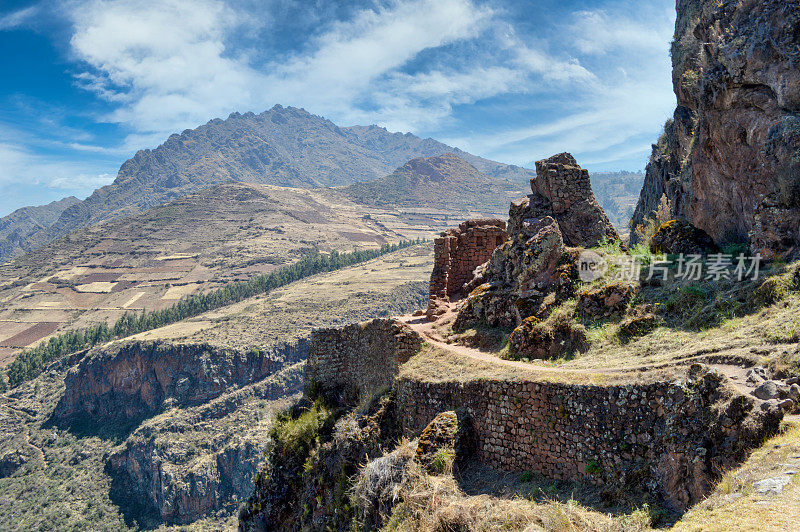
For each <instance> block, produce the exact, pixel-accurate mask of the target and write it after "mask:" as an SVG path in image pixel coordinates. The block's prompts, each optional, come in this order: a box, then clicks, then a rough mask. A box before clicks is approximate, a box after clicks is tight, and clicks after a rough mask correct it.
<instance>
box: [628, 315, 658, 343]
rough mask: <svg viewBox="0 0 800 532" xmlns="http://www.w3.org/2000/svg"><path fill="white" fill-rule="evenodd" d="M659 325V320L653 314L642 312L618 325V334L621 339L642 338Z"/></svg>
mask: <svg viewBox="0 0 800 532" xmlns="http://www.w3.org/2000/svg"><path fill="white" fill-rule="evenodd" d="M660 323H661V318H659V317H658V316H656V315H655V314H654V313H652V312H643V313H641V314H636V315H634V316H629V317H627V318H625V319H624V320H622V321H621V322H620V324H619V334H620V335H621V336H622V337H623V338H634V337H636V336H643V335H645V334H647V333H649V332H650V331H652V330H654V329H655V328H657V327H658V326H659V324H660Z"/></svg>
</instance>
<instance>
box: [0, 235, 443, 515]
mask: <svg viewBox="0 0 800 532" xmlns="http://www.w3.org/2000/svg"><path fill="white" fill-rule="evenodd" d="M430 267H431V248H430V245H419V246H414V247H411V248H407V249H404V250H402V251H399V252H396V253H392V254H388V255H384V256H383V257H381V258H378V259H375V260H372V261H369V262H367V263H364V264H361V265H358V266H354V267H352V268H347V269H343V270H339V271H336V272H330V273H326V274H321V275H317V276H314V277H310V278H308V279H305V280H302V281H298V282H296V283H292V284H291V285H287V286H286V287H283V288H281V289H279V290H276V291H274V292H272V293H270V294H267V295H264V296H258V297H254V298H250V299H248V300H245V301H242V302H240V303H237V304H235V305H231V306H229V307H225V308H222V309H218V310H216V311H213V312H209V313H206V314H203V315H200V316H197V317H196V318H193V319H191V320H188V321H187V322H182V323H179V324H175V325H171V326H168V327H164V328H162V329H156V330H153V331H149V332H147V333H145V334H143V335H141V336H140V337H139V338H130V339H128V340H127V341H124V342H117V343H115V344H113V345H107V346H103V347H98V348H96V349H94V350H92V351H91V352H90V353H88V354H87V355H86V356H85V357H83V358H82V359H80V358H73V359H72V360H71V361H67V362H66V363H55V364H53V365H52V366H51V367H50V369H49V370H48V371H46V372H45V373H43V374H42V375H40V376H39V377H37V378H36V379H35V380H33V381H31V382H27V383H24V384H23V385H21V386H19V387H18V388H17V389H15V390H13V391H11V392H9V393H8V394H0V529H3V530H37V529H43V528H46V527H47V526H48V524H50V523H57V524H58V527H57V528H60V529H65V528H75V529H92V530H141V529H142V528H144V529H152V528H156V527H161V528H159V530H186V528H184V527H181V526H180V525H181V524H188V525H189V526H190V527H191V530H221V529H226V530H227V529H230V528H231V527H233V526H235V519H236V509H237V507H238V504H239V503H240V502H241V501H242V500H243V499H244V498H246V497H247V495H248V494H249V493H250V491H251V490H252V479H253V475H254V474H255V471H256V469H257V466H258V464H259V462H260V460H261V458H262V456H263V451H264V448H265V446H266V445H267V442H268V439H269V438H268V431H269V427H270V426H271V425H272V420H273V416H274V414H275V412H277V411H280V410H282V409H284V408H286V407H287V406H289V405H290V404H291V403H292V402H293V401H294V400H296V399H297V398H298V397H299V392H300V390H301V389H302V385H303V368H304V362H303V360H304V359H305V354H306V350H307V338H308V335H309V334H310V333H311V330H312V329H313V328H314V327H318V326H325V325H327V326H333V325H339V324H342V323H344V322H346V321H350V320H356V321H358V320H363V319H367V318H371V317H377V316H386V315H390V314H394V313H402V312H408V311H411V310H413V309H415V308H418V307H419V306H420V305H422V303H423V301H424V298H425V297H426V294H427V284H426V282H425V279H426V278H427V276H428V274H429V271H430ZM375 281H378V282H375ZM151 354H152V355H155V356H153V357H152V358H149V355H151ZM230 361H236V364H233V365H231V366H227V367H226V366H225V363H226V362H230ZM131 362H133V363H135V364H139V365H138V368H139V369H140V370H141V371H138V372H137V371H134V372H130V371H129V369H130V367H131V366H130V363H131ZM148 364H149V366H148ZM81 368H82V370H83V371H84V373H81V372H80V371H79V369H81ZM156 368H157V369H156ZM90 369H94V370H97V373H92V377H91V378H90V379H89V380H86V381H84V380H82V379H84V378H85V377H86V375H87V374H88V372H87V370H90ZM70 370H71V371H70ZM148 370H150V371H148ZM231 372H233V373H236V372H238V374H239V377H238V379H237V380H236V381H235V382H234V381H232V380H231V378H230V373H231ZM95 377H97V378H99V379H101V380H102V379H105V381H103V382H99V381H94V380H93V379H94V378H95ZM204 379H205V380H204ZM109 382H114V383H120V382H127V383H128V384H127V385H126V390H127V391H126V392H122V391H121V390H118V391H119V392H120V393H118V394H117V395H115V394H114V393H113V392H112V394H111V395H108V394H107V393H106V391H107V390H108V388H104V387H105V386H106V385H107V384H108V383H109ZM170 383H172V384H170ZM176 383H177V384H176ZM220 383H222V384H224V386H222V387H219V386H217V387H216V388H214V387H213V386H214V385H215V384H217V385H219V384H220ZM68 386H69V390H70V392H69V396H68V397H66V398H65V396H67V387H68ZM112 386H114V385H112ZM159 393H163V395H159ZM114 397H116V399H114ZM70 398H72V399H70ZM140 398H148V399H149V400H150V401H151V402H150V403H149V404H151V405H155V407H156V408H155V409H146V408H144V407H143V406H144V405H145V404H147V403H143V402H142V401H141V400H140ZM94 401H99V403H100V404H105V405H107V406H108V408H103V409H102V410H103V413H102V416H106V417H100V418H88V419H87V418H83V419H76V417H75V416H74V414H75V411H76V410H78V409H80V408H81V407H85V406H86V405H90V404H94V403H93V402H94ZM115 401H118V402H115ZM120 405H121V406H120ZM116 406H119V408H115V407H116ZM131 408H140V409H142V410H140V411H137V413H140V414H142V415H141V417H137V418H136V419H128V418H124V414H121V413H122V412H123V410H125V409H128V410H130V409H131ZM81 421H82V422H81Z"/></svg>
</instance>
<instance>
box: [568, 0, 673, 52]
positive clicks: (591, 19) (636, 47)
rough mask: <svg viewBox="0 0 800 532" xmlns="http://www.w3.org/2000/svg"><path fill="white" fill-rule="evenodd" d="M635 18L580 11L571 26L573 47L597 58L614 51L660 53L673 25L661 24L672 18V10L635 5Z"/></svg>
mask: <svg viewBox="0 0 800 532" xmlns="http://www.w3.org/2000/svg"><path fill="white" fill-rule="evenodd" d="M636 11H638V16H637V17H635V18H631V17H630V16H626V15H624V14H622V13H613V14H609V13H608V12H607V11H605V10H602V9H599V10H595V11H579V12H577V13H575V14H574V15H573V18H574V19H575V20H574V22H573V23H572V24H571V25H570V33H571V36H572V37H573V39H574V40H573V43H574V45H575V47H576V48H577V49H578V50H579V51H580V52H581V53H584V54H592V55H600V54H606V53H608V52H611V51H615V50H628V51H638V52H641V53H645V54H647V53H660V52H662V51H663V50H664V48H665V45H666V44H667V43H668V42H669V41H670V39H671V38H672V33H673V31H672V30H673V25H672V24H671V23H670V24H664V21H671V20H673V17H674V9H672V7H670V8H668V9H662V8H660V6H658V4H655V5H652V6H637V9H636Z"/></svg>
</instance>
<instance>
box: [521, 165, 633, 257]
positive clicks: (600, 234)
mask: <svg viewBox="0 0 800 532" xmlns="http://www.w3.org/2000/svg"><path fill="white" fill-rule="evenodd" d="M531 190H532V191H533V194H531V195H530V196H528V198H527V199H526V200H523V202H522V203H520V204H517V205H513V206H512V208H511V210H512V213H511V217H512V218H514V211H515V210H519V211H522V212H520V213H518V214H519V215H518V216H517V217H516V219H517V220H520V219H521V220H525V219H532V218H543V217H545V216H552V217H553V218H554V219H555V220H556V222H558V226H559V228H560V230H561V234H562V235H563V237H564V244H566V245H567V246H580V247H586V248H591V247H594V246H596V245H597V244H599V243H600V241H602V240H603V239H606V240H608V241H609V242H613V241H614V240H619V234H617V231H616V229H614V226H613V225H611V222H610V221H609V220H608V217H606V213H605V212H603V208H602V207H600V205H599V204H598V203H597V200H596V199H595V197H594V193H593V192H592V184H591V182H590V180H589V172H588V171H587V170H584V169H583V168H581V167H580V166H578V163H577V162H576V161H575V158H574V157H572V155H570V154H569V153H560V154H558V155H555V156H553V157H550V158H549V159H546V160H544V161H537V163H536V177H535V178H533V179H531ZM511 231H512V229H509V232H511Z"/></svg>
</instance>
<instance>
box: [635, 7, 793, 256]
mask: <svg viewBox="0 0 800 532" xmlns="http://www.w3.org/2000/svg"><path fill="white" fill-rule="evenodd" d="M672 60H673V85H674V89H675V94H676V96H677V100H678V108H677V110H676V112H675V116H674V120H673V121H671V122H670V123H668V124H667V127H666V129H665V134H664V136H662V138H661V139H660V140H659V142H658V144H656V145H654V149H653V155H652V156H651V160H650V164H649V166H648V169H647V175H646V177H645V185H644V188H643V190H642V194H641V197H640V201H639V205H638V207H637V210H636V213H635V215H634V218H633V225H634V227H636V226H638V225H641V224H642V223H643V222H644V220H645V219H646V218H647V216H648V215H649V214H651V213H652V212H654V211H655V209H656V207H657V205H658V202H659V200H660V199H661V197H662V195H665V196H666V197H667V199H668V200H669V201H670V204H671V208H672V211H673V214H674V215H675V216H676V217H678V218H683V219H686V220H688V221H689V222H691V223H692V224H693V225H695V226H696V227H698V228H700V229H702V230H704V231H705V232H707V233H708V234H709V235H711V237H712V238H713V239H714V240H715V241H716V242H717V243H718V244H725V243H729V242H750V243H751V245H752V248H753V251H757V252H760V253H762V254H763V255H765V256H767V257H778V256H783V257H794V256H796V255H797V253H798V248H797V246H798V243H800V69H799V68H798V66H800V5H798V3H797V2H796V1H789V2H787V1H783V0H764V1H759V2H717V1H716V0H704V1H698V0H679V1H678V18H677V23H676V31H675V40H674V43H673V46H672ZM635 238H636V237H635V236H634V240H635Z"/></svg>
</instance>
